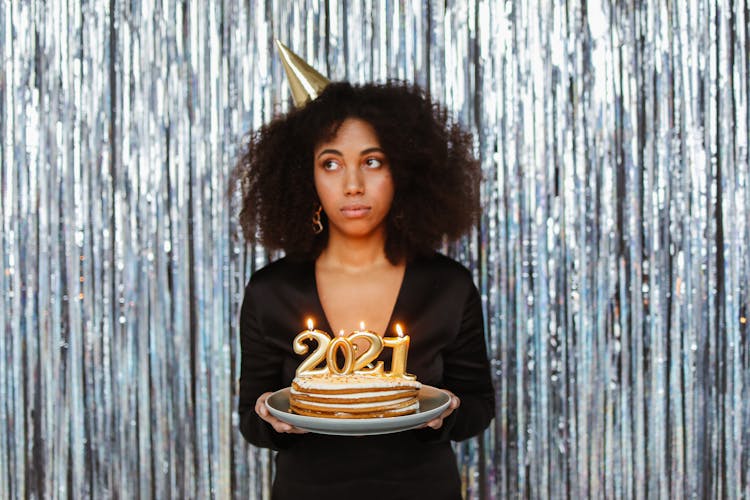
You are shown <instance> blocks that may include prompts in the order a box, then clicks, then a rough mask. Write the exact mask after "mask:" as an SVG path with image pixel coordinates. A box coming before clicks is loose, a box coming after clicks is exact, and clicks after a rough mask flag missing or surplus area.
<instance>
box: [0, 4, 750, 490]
mask: <svg viewBox="0 0 750 500" xmlns="http://www.w3.org/2000/svg"><path fill="white" fill-rule="evenodd" d="M749 22H750V5H749V4H748V0H736V1H734V2H732V1H729V0H685V1H683V0H671V1H665V0H662V1H649V0H644V1H639V2H621V1H614V0H612V1H604V0H599V1H584V0H569V1H562V0H546V1H543V0H516V1H507V2H502V1H482V0H475V1H464V2H452V1H448V2H443V1H425V2H417V1H413V2H412V1H392V0H388V1H377V0H360V1H350V2H336V1H333V0H331V1H330V2H313V1H295V2H291V1H290V2H286V1H284V2H282V1H277V2H272V1H271V2H269V1H250V0H243V1H240V0H223V1H219V0H214V1H198V0H179V1H178V0H157V1H145V0H143V1H138V0H133V1H128V2H120V1H116V0H90V1H86V2H75V1H69V0H68V1H62V0H47V1H33V0H26V1H23V0H0V58H1V59H2V62H3V64H2V70H1V71H2V72H1V73H0V131H1V132H2V143H1V144H0V146H1V147H2V149H1V150H0V175H1V177H0V189H1V190H2V191H1V193H0V217H1V220H0V224H1V226H0V266H2V272H0V318H1V321H0V324H1V325H2V332H0V498H88V497H91V498H108V497H115V498H209V497H214V498H268V494H269V485H270V481H271V478H272V474H273V462H272V455H271V453H270V452H268V451H265V450H258V449H255V448H253V447H251V446H249V445H247V444H246V443H245V442H244V441H243V440H242V438H241V436H240V435H239V432H238V430H237V423H238V419H237V415H236V410H235V408H236V395H237V394H236V387H235V380H236V379H237V376H238V368H239V343H238V308H239V305H240V301H241V299H242V293H243V286H244V283H245V282H246V280H247V279H248V277H249V275H250V274H251V273H252V271H253V270H254V269H256V268H258V267H259V266H261V265H263V264H264V263H265V262H267V260H268V258H269V256H268V255H267V254H266V253H264V251H263V250H262V249H260V248H250V249H247V248H246V246H245V244H244V242H243V241H242V240H241V238H240V237H239V235H238V232H239V229H238V223H237V218H236V209H237V207H236V203H229V202H227V199H226V197H225V194H224V193H225V190H226V189H227V179H228V172H229V170H230V168H231V166H232V163H233V161H234V158H235V154H236V151H237V147H238V144H239V143H240V140H241V138H242V136H243V134H244V133H245V132H246V131H248V130H250V129H254V128H256V127H258V126H259V125H261V124H262V123H264V122H266V121H268V120H269V119H271V117H272V116H274V114H275V113H277V112H280V111H283V110H285V109H287V108H288V107H289V105H290V99H289V94H288V88H287V86H286V83H285V81H284V77H283V73H282V67H281V64H280V62H279V60H278V58H277V57H276V56H275V53H274V51H273V46H272V40H273V38H274V37H278V38H280V39H281V40H282V41H283V42H285V43H286V44H287V45H289V46H290V47H291V48H292V49H293V50H295V51H296V52H298V53H299V54H300V55H302V56H303V57H305V58H306V59H307V60H308V61H310V62H311V63H312V64H313V66H315V67H317V68H319V69H320V70H321V71H322V72H323V73H325V74H328V75H329V76H330V77H331V78H332V79H348V80H350V81H353V82H364V81H370V80H377V81H383V80H385V79H386V78H399V79H405V80H409V81H413V82H417V83H419V84H421V85H423V86H425V87H427V88H428V89H429V90H430V92H431V93H432V94H433V95H434V96H436V97H437V98H438V99H439V100H441V101H442V102H444V103H445V104H446V105H447V107H448V108H449V109H450V110H451V111H452V112H453V113H454V114H455V116H456V117H457V118H458V119H460V120H461V121H462V122H463V123H464V124H465V125H466V126H467V127H469V128H470V129H471V130H472V131H473V132H474V133H475V135H476V138H477V143H476V144H477V153H478V154H479V156H480V157H481V160H482V165H483V169H484V174H485V179H484V183H483V188H482V193H483V200H484V206H485V211H484V216H483V218H482V222H481V226H480V227H479V228H478V230H477V231H476V232H475V234H474V235H472V236H471V237H470V238H466V239H464V240H463V241H462V242H461V243H459V244H456V245H453V246H450V247H448V248H447V249H446V250H447V251H448V252H449V253H451V254H452V255H454V256H455V257H457V258H458V259H460V260H461V261H462V262H464V263H465V264H467V265H468V266H469V267H471V268H472V269H473V270H474V273H475V278H476V280H477V283H478V284H479V286H480V289H481V291H482V294H483V298H484V305H485V311H486V315H487V327H488V336H487V342H488V346H489V349H490V353H491V355H492V361H493V369H494V377H495V382H496V389H497V417H496V419H495V421H494V423H493V425H492V426H491V428H490V429H489V430H488V431H487V432H486V433H485V434H484V435H483V436H481V437H480V438H477V439H473V440H470V441H467V442H465V443H461V444H458V445H457V446H456V450H457V452H458V454H459V460H460V467H461V471H462V474H463V478H464V487H465V490H466V496H467V498H472V499H475V498H508V497H524V498H624V499H629V498H646V497H648V498H717V499H719V498H743V497H744V498H750V391H749V388H750V340H748V326H747V319H746V318H747V314H748V309H749V306H750V295H749V294H748V285H749V282H748V281H749V278H748V276H750V244H749V243H748V241H750V200H749V197H750V187H749V184H748V175H749V174H750V171H749V168H748V128H749V125H750V111H749V110H748V95H749V94H750V78H749V69H748V57H749V55H750V49H749V41H748V40H749V36H750V34H749V29H748V24H749ZM457 168H460V165H457ZM235 201H236V200H235ZM383 467H384V468H386V469H387V467H388V464H383ZM331 472H332V474H335V471H331Z"/></svg>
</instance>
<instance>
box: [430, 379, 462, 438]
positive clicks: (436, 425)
mask: <svg viewBox="0 0 750 500" xmlns="http://www.w3.org/2000/svg"><path fill="white" fill-rule="evenodd" d="M441 390H442V391H443V392H445V393H446V394H448V396H450V397H451V402H450V404H449V405H448V408H446V409H445V411H444V412H443V413H441V414H440V416H438V417H437V418H433V419H432V420H430V421H429V422H427V423H426V424H424V425H422V427H431V428H432V429H440V428H441V427H442V426H443V420H445V419H446V418H448V415H450V414H451V413H453V412H454V411H455V410H456V408H458V407H459V406H461V400H460V399H458V396H456V395H455V394H453V393H452V392H451V391H449V390H446V389H441Z"/></svg>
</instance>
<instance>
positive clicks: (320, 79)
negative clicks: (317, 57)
mask: <svg viewBox="0 0 750 500" xmlns="http://www.w3.org/2000/svg"><path fill="white" fill-rule="evenodd" d="M276 48H277V49H278V50H279V55H280V56H281V62H282V64H283V65H284V69H285V70H286V76H287V79H288V80H289V88H290V89H292V99H294V105H295V106H297V107H298V108H301V107H302V106H304V105H305V104H307V103H308V102H310V101H312V100H313V99H315V98H316V97H318V95H319V94H320V93H321V92H322V91H323V89H324V88H326V86H327V85H328V84H329V83H331V82H330V81H329V80H328V78H326V77H324V76H323V75H321V74H320V73H318V72H317V71H315V69H313V67H312V66H310V65H309V64H307V63H306V62H305V61H304V60H303V59H302V58H301V57H300V56H298V55H297V54H295V53H294V52H292V51H291V50H289V48H288V47H286V46H285V45H284V44H283V43H281V42H280V41H278V40H276Z"/></svg>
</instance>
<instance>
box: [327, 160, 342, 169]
mask: <svg viewBox="0 0 750 500" xmlns="http://www.w3.org/2000/svg"><path fill="white" fill-rule="evenodd" d="M323 168H324V169H326V170H336V169H337V168H339V164H338V162H337V161H335V160H326V161H324V162H323Z"/></svg>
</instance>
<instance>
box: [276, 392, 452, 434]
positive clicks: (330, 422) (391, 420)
mask: <svg viewBox="0 0 750 500" xmlns="http://www.w3.org/2000/svg"><path fill="white" fill-rule="evenodd" d="M449 403H450V396H448V394H446V393H445V392H443V391H441V390H440V389H436V388H435V387H432V386H429V385H423V386H422V388H421V389H419V410H417V413H412V414H411V415H404V416H402V417H383V418H353V419H346V418H320V417H307V416H305V415H296V414H294V413H290V412H289V388H288V387H287V388H286V389H281V390H280V391H276V392H274V393H273V394H271V395H270V396H269V397H268V399H266V406H267V407H268V411H270V412H271V415H273V416H274V417H276V418H278V419H279V420H283V421H284V422H286V423H288V424H292V425H294V426H296V427H299V428H300V429H305V430H307V431H310V432H317V433H318V434H335V435H338V436H366V435H371V434H389V433H391V432H401V431H406V430H409V429H413V428H415V427H419V426H420V425H422V424H424V423H425V422H429V421H430V420H432V419H433V418H435V417H437V416H438V415H440V414H441V413H442V412H443V411H445V409H446V408H447V407H448V404H449Z"/></svg>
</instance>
